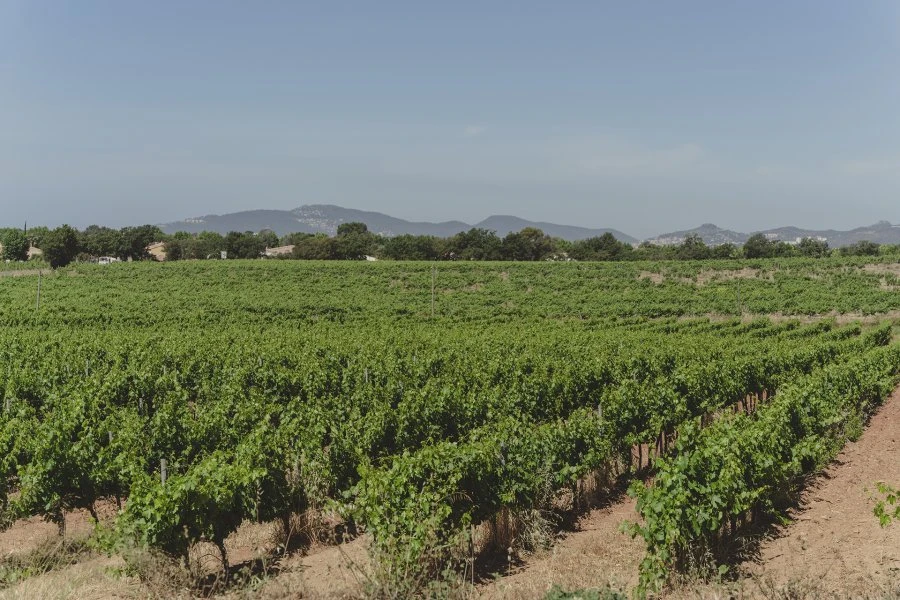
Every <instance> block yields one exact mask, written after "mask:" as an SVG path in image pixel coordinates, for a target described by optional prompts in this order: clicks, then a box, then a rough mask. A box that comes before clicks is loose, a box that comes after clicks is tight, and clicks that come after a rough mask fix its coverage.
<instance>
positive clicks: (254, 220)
mask: <svg viewBox="0 0 900 600" xmlns="http://www.w3.org/2000/svg"><path fill="white" fill-rule="evenodd" d="M354 221H359V222H362V223H365V224H366V225H367V226H368V227H369V230H370V231H372V232H375V233H378V234H380V235H384V236H395V235H403V234H413V235H434V236H438V237H449V236H452V235H455V234H457V233H459V232H461V231H468V230H469V229H471V228H473V227H478V228H481V229H489V230H492V231H495V232H497V235H499V236H501V237H502V236H505V235H506V234H507V233H509V232H512V231H520V230H522V229H524V228H525V227H537V228H539V229H541V230H542V231H543V232H544V233H546V234H548V235H550V236H553V237H558V238H562V239H566V240H570V241H575V240H583V239H586V238H590V237H595V236H599V235H603V234H604V233H607V232H609V233H612V234H613V235H614V236H615V237H616V239H618V240H620V241H623V242H626V243H628V244H637V243H639V241H640V240H639V239H638V238H635V237H632V236H630V235H628V234H626V233H622V232H621V231H618V230H616V229H607V228H589V227H576V226H572V225H557V224H554V223H544V222H539V221H537V222H536V221H528V220H525V219H521V218H519V217H514V216H511V215H494V216H491V217H488V218H487V219H485V220H483V221H480V222H478V223H475V224H469V223H464V222H462V221H444V222H442V223H428V222H415V221H406V220H404V219H398V218H396V217H392V216H390V215H386V214H384V213H380V212H372V211H366V210H356V209H352V208H343V207H340V206H334V205H331V204H309V205H305V206H301V207H300V208H295V209H294V210H248V211H243V212H236V213H230V214H225V215H207V216H205V217H197V218H194V219H185V220H184V221H177V222H175V223H166V224H165V225H162V226H161V227H162V230H163V231H165V232H166V233H175V232H176V231H187V232H191V233H199V232H201V231H215V232H218V233H222V234H225V233H228V232H229V231H261V230H263V229H270V230H272V231H274V232H275V233H277V234H278V235H280V236H281V235H287V234H288V233H294V232H300V233H327V234H329V235H334V234H335V233H336V232H337V228H338V225H340V224H341V223H350V222H354ZM753 233H762V234H764V235H765V236H766V237H768V238H769V239H772V240H781V241H785V242H789V243H795V242H797V241H799V240H800V239H802V238H805V237H811V238H817V239H822V240H825V241H827V242H828V244H829V245H830V246H831V247H833V248H837V247H840V246H847V245H850V244H853V243H856V242H859V241H861V240H869V241H872V242H876V243H879V244H900V225H891V224H890V223H889V222H887V221H879V222H878V223H876V224H874V225H871V226H868V227H858V228H856V229H851V230H850V231H837V230H834V229H828V230H815V229H800V228H798V227H779V228H776V229H767V230H764V231H759V232H753ZM692 234H696V235H699V236H700V237H701V238H702V239H703V241H704V242H706V244H707V245H710V246H718V245H720V244H728V243H730V244H735V245H738V246H739V245H741V244H743V243H744V242H746V241H747V238H749V237H750V235H752V233H742V232H739V231H732V230H729V229H722V228H721V227H718V226H716V225H713V224H712V223H705V224H703V225H701V226H699V227H696V228H694V229H688V230H685V231H673V232H671V233H664V234H661V235H658V236H656V237H653V238H650V239H647V240H645V241H648V242H650V243H653V244H659V245H670V244H680V243H681V242H683V241H684V239H685V238H686V237H687V236H689V235H692Z"/></svg>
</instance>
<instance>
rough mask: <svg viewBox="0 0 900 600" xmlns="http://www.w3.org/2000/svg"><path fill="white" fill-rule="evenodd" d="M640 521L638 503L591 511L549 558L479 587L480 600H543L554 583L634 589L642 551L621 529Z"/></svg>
mask: <svg viewBox="0 0 900 600" xmlns="http://www.w3.org/2000/svg"><path fill="white" fill-rule="evenodd" d="M636 518H637V512H636V511H635V501H634V500H633V499H631V498H628V497H626V498H625V499H623V500H622V501H620V502H618V503H616V504H613V505H611V506H608V507H604V508H601V509H597V510H593V511H591V512H590V513H588V514H587V515H586V516H585V517H584V518H582V519H581V521H579V523H578V529H577V531H575V532H572V533H569V534H567V535H566V536H565V537H564V538H563V539H561V540H560V541H559V542H557V543H556V544H555V545H554V546H553V548H551V550H550V551H548V552H547V553H546V554H543V555H538V556H535V557H532V558H530V559H528V560H526V563H525V565H524V566H523V567H522V568H521V569H520V570H519V572H517V573H513V574H512V575H509V576H506V577H502V578H500V579H498V580H497V581H495V582H492V583H490V584H487V585H483V586H481V587H479V589H478V594H477V595H478V597H480V598H485V599H488V598H489V599H492V600H500V599H507V598H509V599H512V598H543V597H544V596H545V595H546V594H547V591H548V590H549V589H550V588H551V587H552V586H553V585H554V584H557V585H560V586H561V587H564V588H566V589H578V588H593V587H604V586H606V585H610V586H612V587H613V588H617V589H621V588H630V587H632V586H634V585H635V584H636V583H637V565H638V563H640V561H641V559H642V558H643V546H642V544H641V542H640V540H633V539H631V536H629V535H627V534H625V533H622V532H621V531H620V526H621V524H622V522H623V521H627V520H628V521H633V520H635V519H636Z"/></svg>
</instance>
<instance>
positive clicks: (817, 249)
mask: <svg viewBox="0 0 900 600" xmlns="http://www.w3.org/2000/svg"><path fill="white" fill-rule="evenodd" d="M797 251H798V252H799V253H800V255H801V256H809V257H811V258H823V257H825V256H828V254H829V252H830V250H829V249H828V242H826V241H825V240H817V239H813V238H810V237H805V238H803V239H802V240H800V243H799V244H797Z"/></svg>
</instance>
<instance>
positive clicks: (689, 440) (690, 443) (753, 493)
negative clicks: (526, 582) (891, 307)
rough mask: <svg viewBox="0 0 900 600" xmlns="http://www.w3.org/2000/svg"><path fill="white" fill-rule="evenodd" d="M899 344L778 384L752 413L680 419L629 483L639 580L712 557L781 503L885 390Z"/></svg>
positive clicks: (647, 587) (649, 587) (893, 375)
mask: <svg viewBox="0 0 900 600" xmlns="http://www.w3.org/2000/svg"><path fill="white" fill-rule="evenodd" d="M898 374H900V346H896V345H893V346H888V347H883V348H877V349H873V350H870V351H868V352H866V353H864V354H862V355H861V356H858V357H856V358H853V359H852V360H849V361H847V362H846V363H842V364H836V365H832V366H829V367H826V368H824V369H822V370H821V371H819V372H816V373H815V374H813V375H811V376H809V377H806V378H803V379H801V380H799V381H798V382H796V383H794V384H792V385H789V386H786V387H785V388H783V389H782V390H781V391H780V392H779V394H778V395H777V396H776V398H775V399H774V400H773V401H772V402H771V403H769V404H767V405H766V406H765V407H763V408H762V409H760V410H759V411H758V412H757V413H756V414H754V415H745V414H738V415H735V416H733V417H732V418H726V419H722V420H720V421H717V422H716V423H715V424H714V425H712V426H711V427H708V428H705V429H702V428H700V427H698V425H697V424H696V423H687V424H685V426H683V427H682V428H681V430H680V435H679V439H678V443H677V447H676V449H675V452H674V455H673V456H672V457H671V458H663V459H661V460H659V461H658V462H657V463H656V476H655V477H654V480H653V483H652V485H636V486H635V488H634V492H635V493H636V494H637V496H638V509H639V511H640V513H641V516H642V517H643V523H642V524H640V525H636V526H635V527H634V531H635V533H636V534H639V535H641V536H642V537H643V539H644V540H645V542H646V545H647V557H646V558H645V559H644V561H643V563H642V565H641V588H640V589H641V590H642V591H643V592H648V591H653V590H655V589H656V588H657V587H658V586H659V584H660V583H662V582H663V581H664V580H665V577H666V576H667V574H668V573H670V572H671V570H673V569H678V568H683V567H685V566H686V565H688V564H702V563H703V562H704V560H705V559H707V558H712V559H713V560H715V559H716V558H718V557H719V551H720V550H721V545H720V544H721V542H722V537H723V536H726V535H728V534H732V533H734V532H735V531H736V530H738V529H740V527H741V526H742V525H744V524H745V523H746V522H748V521H750V520H753V519H755V518H758V517H759V516H762V515H766V514H770V513H773V512H774V511H776V509H777V508H778V507H779V506H784V505H785V503H786V502H788V501H789V499H790V498H791V497H792V494H793V492H794V491H795V490H796V489H797V486H798V484H799V483H800V481H801V478H802V477H803V476H805V475H807V474H809V473H811V472H813V471H815V470H816V469H818V468H821V467H822V466H823V465H825V464H827V462H828V461H830V460H831V459H832V458H833V457H834V456H835V455H836V454H837V452H838V451H839V450H840V448H841V447H842V446H843V444H844V443H845V441H846V440H847V439H848V438H850V439H852V438H854V437H856V436H858V435H859V434H860V432H861V431H862V426H863V424H864V421H865V419H866V418H867V417H868V415H870V414H871V412H872V411H873V409H874V407H876V406H877V405H878V404H879V403H880V402H881V400H882V399H883V398H884V397H885V396H886V395H887V394H888V393H889V392H890V390H891V389H892V388H893V386H894V385H896V383H897V381H898Z"/></svg>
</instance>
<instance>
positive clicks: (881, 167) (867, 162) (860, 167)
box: [839, 156, 900, 175]
mask: <svg viewBox="0 0 900 600" xmlns="http://www.w3.org/2000/svg"><path fill="white" fill-rule="evenodd" d="M839 167H840V171H841V172H842V173H844V174H845V175H882V174H885V173H897V172H898V171H900V157H898V156H891V157H887V158H872V159H864V160H848V161H845V162H843V163H841V164H840V165H839Z"/></svg>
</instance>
